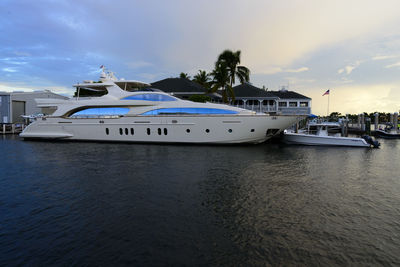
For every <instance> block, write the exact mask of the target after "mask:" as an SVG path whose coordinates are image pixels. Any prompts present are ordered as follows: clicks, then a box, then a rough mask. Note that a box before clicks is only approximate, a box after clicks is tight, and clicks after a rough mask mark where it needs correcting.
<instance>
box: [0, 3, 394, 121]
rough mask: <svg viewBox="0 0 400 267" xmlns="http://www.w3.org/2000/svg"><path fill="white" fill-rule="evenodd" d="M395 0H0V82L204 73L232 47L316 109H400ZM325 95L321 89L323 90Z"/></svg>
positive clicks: (274, 84) (16, 84) (42, 84)
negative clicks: (105, 73)
mask: <svg viewBox="0 0 400 267" xmlns="http://www.w3.org/2000/svg"><path fill="white" fill-rule="evenodd" d="M399 15H400V1H398V0H393V1H392V0H380V1H376V0H373V1H370V0H345V1H342V0H332V1H331V0H285V1H276V0H247V1H239V0H230V1H228V0H213V1H211V0H203V1H193V0H169V1H161V0H160V1H153V0H147V1H136V0H126V1H125V0H113V1H110V0H35V1H32V0H0V91H16V90H19V91H30V90H44V89H48V90H51V91H53V92H56V93H60V94H66V95H72V93H73V91H74V89H73V88H72V86H71V85H72V84H74V83H76V82H80V81H83V80H97V79H98V77H99V74H100V69H99V67H100V66H101V65H105V66H106V67H107V68H108V69H110V70H112V71H114V72H115V73H116V75H117V77H119V78H122V77H123V78H125V79H135V80H141V81H144V82H149V83H151V82H154V81H158V80H160V79H164V78H169V77H177V76H178V75H179V73H181V72H185V73H188V74H189V75H191V76H193V75H195V74H196V73H197V72H198V70H200V69H202V70H207V71H211V70H212V68H213V66H214V63H215V60H216V59H217V57H218V55H219V54H220V53H221V52H222V51H223V50H225V49H231V50H233V51H236V50H240V51H241V64H242V65H244V66H246V67H248V68H249V69H250V71H251V76H250V81H251V83H253V85H255V86H258V87H262V86H265V87H266V88H268V90H278V89H280V88H281V86H288V87H289V90H292V91H296V92H298V93H301V94H303V95H306V96H308V97H310V98H312V112H313V113H314V114H318V115H326V113H327V112H328V109H327V106H328V98H329V112H333V111H336V112H340V113H342V114H346V113H350V114H355V113H361V112H368V113H370V112H375V111H381V112H399V109H400V16H399ZM328 89H329V90H330V95H329V97H328V96H322V94H323V93H324V92H325V91H326V90H328Z"/></svg>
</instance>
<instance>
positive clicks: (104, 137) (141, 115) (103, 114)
mask: <svg viewBox="0 0 400 267" xmlns="http://www.w3.org/2000/svg"><path fill="white" fill-rule="evenodd" d="M100 81H101V82H93V81H85V82H84V83H82V84H76V85H74V87H76V88H77V92H78V96H77V97H74V98H71V99H68V100H59V99H36V102H37V104H38V106H39V107H42V108H47V109H53V110H55V111H54V113H53V114H52V115H46V116H41V117H38V118H36V120H35V121H34V122H33V123H32V124H30V125H29V126H28V127H26V128H25V130H24V131H23V132H22V133H21V134H20V136H21V137H23V138H24V139H62V140H92V141H123V142H159V143H211V144H234V143H261V142H264V141H266V140H267V139H269V138H271V137H272V136H274V135H276V134H279V133H280V132H282V131H283V130H284V129H285V128H287V127H289V126H290V125H292V124H293V123H294V122H295V121H296V116H282V115H269V114H265V113H263V114H256V113H255V112H253V111H250V110H246V109H241V108H237V107H232V106H228V105H222V104H211V103H196V102H191V101H185V100H181V99H179V98H176V97H174V96H173V95H170V94H166V93H163V92H161V91H159V90H152V89H141V88H143V87H148V86H150V85H149V84H146V83H143V82H139V81H128V80H118V79H116V78H115V76H114V75H113V74H112V73H110V72H108V73H105V72H104V70H103V72H102V74H101V76H100ZM81 89H86V90H94V91H99V92H101V91H102V92H104V93H105V94H104V95H102V96H100V97H79V92H80V90H81Z"/></svg>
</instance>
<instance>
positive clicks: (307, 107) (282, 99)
mask: <svg viewBox="0 0 400 267" xmlns="http://www.w3.org/2000/svg"><path fill="white" fill-rule="evenodd" d="M270 92H271V93H272V94H274V95H275V96H277V97H278V98H279V99H278V112H281V113H282V114H296V115H310V114H311V98H309V97H306V96H304V95H302V94H299V93H296V92H293V91H288V90H286V89H285V88H282V89H281V90H279V91H270Z"/></svg>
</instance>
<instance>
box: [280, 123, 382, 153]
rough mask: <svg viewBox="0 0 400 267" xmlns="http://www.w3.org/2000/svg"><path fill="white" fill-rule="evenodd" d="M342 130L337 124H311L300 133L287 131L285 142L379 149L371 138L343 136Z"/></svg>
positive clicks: (284, 133) (285, 132) (284, 137)
mask: <svg viewBox="0 0 400 267" xmlns="http://www.w3.org/2000/svg"><path fill="white" fill-rule="evenodd" d="M330 129H331V130H330ZM340 129H341V125H340V124H339V123H335V122H321V123H309V124H308V125H307V127H306V128H305V129H302V130H299V131H298V132H295V131H293V130H285V131H284V132H283V142H285V143H287V144H297V145H312V146H352V147H379V145H380V144H379V143H378V142H377V141H374V140H373V139H372V138H371V137H370V136H363V137H362V138H359V137H347V136H342V135H341V133H340V132H338V131H340ZM330 132H334V133H330Z"/></svg>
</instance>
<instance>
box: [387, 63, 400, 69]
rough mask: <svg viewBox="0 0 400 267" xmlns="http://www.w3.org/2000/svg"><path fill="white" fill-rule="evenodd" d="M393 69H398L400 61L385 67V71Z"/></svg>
mask: <svg viewBox="0 0 400 267" xmlns="http://www.w3.org/2000/svg"><path fill="white" fill-rule="evenodd" d="M394 67H400V61H399V62H396V63H393V64H390V65H387V66H385V68H387V69H390V68H394Z"/></svg>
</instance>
